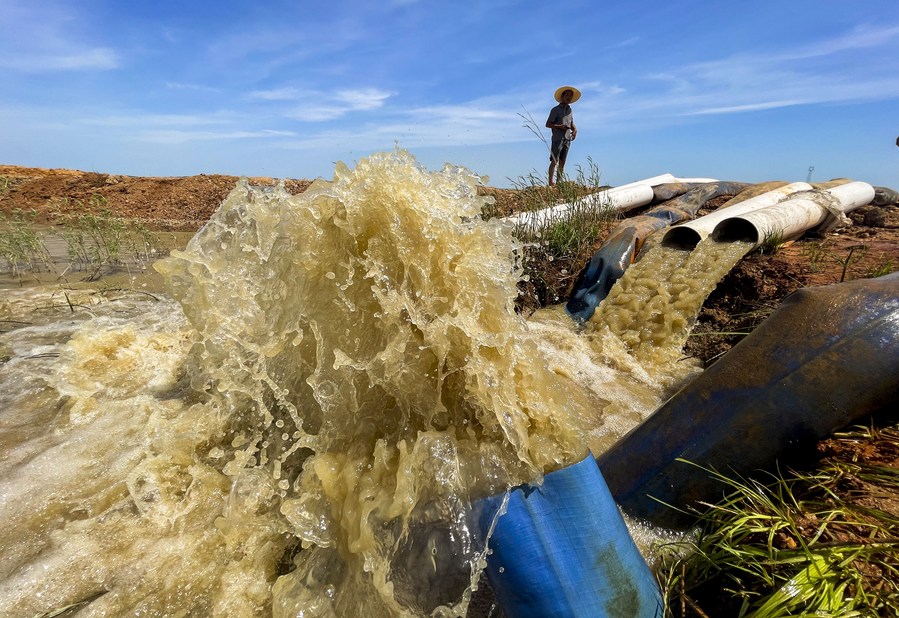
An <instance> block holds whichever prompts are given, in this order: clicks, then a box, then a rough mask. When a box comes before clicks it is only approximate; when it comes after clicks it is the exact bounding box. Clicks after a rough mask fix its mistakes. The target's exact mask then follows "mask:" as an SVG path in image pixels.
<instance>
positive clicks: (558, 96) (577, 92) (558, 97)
mask: <svg viewBox="0 0 899 618" xmlns="http://www.w3.org/2000/svg"><path fill="white" fill-rule="evenodd" d="M566 90H570V91H571V92H573V93H574V96H573V97H571V102H572V103H574V102H575V101H577V100H578V99H580V98H581V91H580V90H578V89H577V88H575V87H574V86H562V87H561V88H559V89H558V90H556V94H555V95H553V96H555V97H556V101H558V102H559V103H561V102H562V93H563V92H565V91H566Z"/></svg>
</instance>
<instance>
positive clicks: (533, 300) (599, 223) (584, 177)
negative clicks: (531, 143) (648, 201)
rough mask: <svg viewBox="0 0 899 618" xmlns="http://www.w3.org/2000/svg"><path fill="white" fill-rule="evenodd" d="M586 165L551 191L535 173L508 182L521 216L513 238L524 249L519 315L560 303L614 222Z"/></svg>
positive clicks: (594, 172)
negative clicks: (529, 215) (517, 240)
mask: <svg viewBox="0 0 899 618" xmlns="http://www.w3.org/2000/svg"><path fill="white" fill-rule="evenodd" d="M587 161H588V163H587V168H586V169H585V168H583V167H582V166H576V167H575V176H574V178H573V179H570V180H569V179H566V180H563V181H562V182H559V183H557V185H556V186H555V187H549V186H547V180H546V178H545V177H544V176H541V175H539V174H538V173H536V172H531V173H530V174H529V175H527V176H523V177H519V178H518V179H516V180H511V179H510V181H511V182H512V184H513V186H514V187H515V192H516V194H517V195H518V199H519V205H518V206H519V208H518V210H517V212H518V213H521V214H522V215H523V216H521V217H520V218H519V220H520V222H521V223H520V224H519V225H518V227H517V229H516V232H515V234H516V236H517V237H518V238H519V239H520V240H521V241H522V242H523V243H524V245H525V246H524V251H523V255H522V256H521V257H522V264H523V269H524V275H525V277H526V284H525V285H524V288H525V289H524V290H522V295H521V296H520V297H519V303H520V308H521V309H523V310H525V311H528V310H531V311H532V310H534V309H536V308H538V307H540V306H545V305H550V304H554V303H558V302H561V301H562V300H564V299H565V297H566V296H567V293H568V288H569V286H570V285H571V283H572V280H573V277H574V276H575V275H576V274H577V271H578V270H579V269H580V268H581V267H583V265H584V264H586V263H587V262H588V261H589V260H590V258H591V257H592V255H593V253H594V251H595V250H596V248H597V247H598V246H599V244H600V241H601V239H602V238H603V237H604V236H605V232H607V231H608V230H609V229H610V228H611V227H612V225H614V223H615V222H616V221H617V220H618V213H617V212H616V211H614V210H612V209H611V208H610V207H609V204H608V203H607V202H604V201H603V200H602V198H599V197H595V196H596V194H598V193H599V192H600V191H602V190H603V189H606V188H608V186H607V185H603V184H602V183H601V181H600V170H599V167H598V166H597V164H596V163H595V162H594V161H593V159H591V158H589V157H588V159H587ZM563 204H567V205H569V207H568V208H565V209H564V212H554V211H552V210H549V209H551V208H553V207H554V206H560V205H563ZM541 212H542V213H544V214H543V215H541V216H531V217H528V216H527V213H541ZM490 214H491V213H489V212H485V216H490Z"/></svg>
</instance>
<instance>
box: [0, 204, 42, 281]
mask: <svg viewBox="0 0 899 618" xmlns="http://www.w3.org/2000/svg"><path fill="white" fill-rule="evenodd" d="M36 217H37V213H36V212H34V211H28V212H26V211H23V210H21V209H16V210H13V212H12V216H11V217H8V216H7V215H4V214H3V213H2V212H0V259H2V260H3V261H4V262H6V264H7V267H8V268H9V270H10V271H11V272H12V274H13V276H15V277H19V278H21V277H22V276H23V275H24V274H25V273H26V272H28V271H31V272H34V271H37V270H40V269H42V268H49V264H50V259H49V258H50V256H49V254H48V253H47V249H46V248H45V247H44V243H43V241H42V240H41V238H40V237H39V236H38V234H37V232H35V230H34V220H35V218H36Z"/></svg>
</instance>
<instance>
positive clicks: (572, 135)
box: [571, 118, 577, 141]
mask: <svg viewBox="0 0 899 618" xmlns="http://www.w3.org/2000/svg"><path fill="white" fill-rule="evenodd" d="M576 137H577V127H576V126H574V118H572V119H571V141H574V138H576Z"/></svg>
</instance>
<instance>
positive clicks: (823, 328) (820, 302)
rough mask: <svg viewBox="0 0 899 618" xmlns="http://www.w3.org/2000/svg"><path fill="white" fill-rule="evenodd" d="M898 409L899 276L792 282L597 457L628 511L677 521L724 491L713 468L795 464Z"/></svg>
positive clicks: (684, 522)
mask: <svg viewBox="0 0 899 618" xmlns="http://www.w3.org/2000/svg"><path fill="white" fill-rule="evenodd" d="M896 409H899V273H893V274H892V275H887V276H884V277H879V278H877V279H860V280H856V281H851V282H847V283H841V284H837V285H829V286H822V287H811V288H803V289H800V290H797V291H796V292H794V293H793V294H791V295H790V296H788V297H787V298H786V299H785V300H784V302H783V303H782V304H781V306H780V307H779V308H778V309H777V310H776V311H775V312H774V313H772V314H771V316H769V317H768V319H767V320H765V322H763V323H762V324H761V325H760V326H759V327H758V328H756V329H755V330H754V331H753V332H752V333H751V334H750V335H749V336H747V337H746V338H745V339H743V340H742V341H741V342H740V343H738V344H737V345H736V346H734V348H733V349H732V350H730V351H729V352H728V353H727V354H726V355H725V356H724V357H722V358H721V359H720V360H719V361H717V362H716V363H715V364H713V365H712V366H711V367H709V368H708V369H706V370H705V372H703V373H702V374H701V375H700V376H699V377H697V378H696V379H695V380H694V381H693V382H691V383H690V384H688V385H687V386H685V387H684V388H683V389H682V390H681V391H680V392H679V393H677V394H676V395H675V396H674V397H672V398H671V399H670V400H669V401H667V402H666V403H665V404H664V405H662V406H661V407H660V408H659V409H658V410H656V411H655V412H653V414H652V415H651V416H649V418H647V419H646V420H645V421H643V423H641V424H640V425H638V426H637V427H635V428H634V429H633V430H632V431H630V432H629V433H628V434H627V435H626V436H625V437H624V438H622V439H621V440H619V441H618V442H617V443H616V444H615V445H614V446H613V447H612V448H611V449H609V450H608V451H606V452H605V453H603V454H602V455H601V456H600V457H599V459H598V462H599V466H600V468H601V470H602V474H603V476H604V478H605V479H606V481H607V482H608V485H609V488H610V489H611V491H612V494H613V495H614V496H615V500H616V501H617V502H618V503H619V504H620V505H621V507H622V508H623V509H624V511H625V512H627V513H628V514H630V515H632V516H633V517H636V518H638V519H643V520H648V521H650V522H652V523H654V524H657V525H660V526H664V527H669V528H683V527H688V526H690V525H691V524H692V523H693V522H694V521H695V519H696V514H697V509H699V508H700V507H701V504H702V503H708V502H715V501H717V500H718V499H720V498H721V496H722V493H723V491H724V490H725V489H726V487H725V486H724V485H722V484H721V483H720V482H718V481H716V480H715V479H714V478H713V477H712V476H711V475H710V474H709V472H708V470H709V469H714V470H717V471H718V472H721V473H723V474H728V475H730V474H737V475H741V476H747V475H749V476H751V475H753V474H754V473H755V472H757V471H758V470H771V469H773V468H774V466H775V464H776V463H780V464H793V463H796V461H797V459H798V458H801V457H802V456H803V455H806V454H808V453H809V451H810V450H811V449H812V447H813V445H814V444H815V442H816V441H817V440H820V439H822V438H824V437H826V436H828V435H830V434H831V433H833V432H834V431H836V430H838V429H840V428H842V427H845V426H846V425H848V424H850V423H852V422H853V421H855V420H856V419H858V418H860V417H862V416H864V415H866V414H871V413H874V412H878V411H884V410H886V411H895V410H896ZM688 462H689V463H688ZM672 507H675V508H672Z"/></svg>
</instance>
